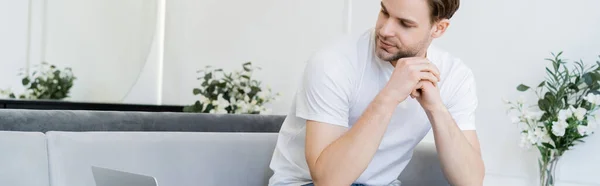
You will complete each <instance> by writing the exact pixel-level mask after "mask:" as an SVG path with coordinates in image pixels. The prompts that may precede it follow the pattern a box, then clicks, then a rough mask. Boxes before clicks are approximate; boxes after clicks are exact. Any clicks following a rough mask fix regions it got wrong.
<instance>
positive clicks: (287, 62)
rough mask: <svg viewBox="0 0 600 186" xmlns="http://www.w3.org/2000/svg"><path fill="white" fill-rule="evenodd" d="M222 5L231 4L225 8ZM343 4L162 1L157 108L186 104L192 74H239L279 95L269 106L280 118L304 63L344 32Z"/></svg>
mask: <svg viewBox="0 0 600 186" xmlns="http://www.w3.org/2000/svg"><path fill="white" fill-rule="evenodd" d="M227 4H235V6H230V5H227ZM344 7H345V2H344V0H333V1H320V0H304V1H296V0H279V1H273V0H259V1H246V0H237V1H197V0H176V1H167V6H166V8H167V10H166V21H165V24H166V30H165V33H166V35H165V60H164V79H163V82H164V84H163V103H165V104H192V103H193V102H194V101H195V100H196V99H197V98H194V96H193V94H192V89H193V88H194V87H199V85H200V83H201V82H200V81H198V80H196V78H197V74H196V70H199V69H202V68H204V67H205V66H206V65H211V66H213V67H217V68H224V69H225V70H241V69H242V67H241V65H242V64H243V63H245V62H247V61H252V62H253V64H254V65H257V66H259V67H261V68H262V70H261V71H259V72H257V73H255V77H256V78H258V79H260V80H262V81H263V83H264V84H266V85H270V86H271V87H272V88H273V90H274V91H277V92H279V93H281V94H282V96H281V97H279V100H277V101H276V102H274V103H273V104H272V105H271V108H272V109H273V113H274V114H286V113H287V111H288V110H289V106H290V104H291V101H292V97H293V96H294V95H293V94H294V91H295V89H296V85H297V82H298V80H299V77H300V74H301V73H302V69H303V67H304V63H305V61H306V60H307V58H308V57H309V56H310V55H311V53H312V52H314V51H315V50H316V49H317V47H319V46H320V45H321V44H323V43H324V42H326V41H327V40H329V39H331V38H332V37H334V36H336V35H339V34H342V33H343V32H344V31H345V27H346V25H345V13H346V11H345V9H344Z"/></svg>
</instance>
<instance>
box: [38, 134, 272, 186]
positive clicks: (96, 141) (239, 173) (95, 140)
mask: <svg viewBox="0 0 600 186" xmlns="http://www.w3.org/2000/svg"><path fill="white" fill-rule="evenodd" d="M47 138H48V148H49V159H50V175H51V180H50V181H51V185H57V186H58V185H66V186H68V185H77V186H94V179H93V175H92V172H91V166H98V167H104V168H110V169H115V170H121V171H126V172H132V173H137V174H143V175H150V176H155V177H156V179H157V180H158V182H159V185H165V186H166V185H177V186H196V185H256V186H258V185H267V183H268V182H267V181H268V178H269V177H270V176H271V175H272V172H271V171H270V169H269V167H268V165H269V162H270V160H271V156H272V154H273V149H274V147H275V142H276V141H277V134H276V133H206V132H202V133H189V132H54V131H51V132H48V133H47Z"/></svg>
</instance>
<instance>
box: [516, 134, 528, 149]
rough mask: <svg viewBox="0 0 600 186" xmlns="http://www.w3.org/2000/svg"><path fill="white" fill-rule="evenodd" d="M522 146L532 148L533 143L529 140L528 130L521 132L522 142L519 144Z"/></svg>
mask: <svg viewBox="0 0 600 186" xmlns="http://www.w3.org/2000/svg"><path fill="white" fill-rule="evenodd" d="M519 146H520V147H521V148H525V149H529V148H531V143H530V142H529V140H528V134H527V132H523V133H521V143H520V144H519Z"/></svg>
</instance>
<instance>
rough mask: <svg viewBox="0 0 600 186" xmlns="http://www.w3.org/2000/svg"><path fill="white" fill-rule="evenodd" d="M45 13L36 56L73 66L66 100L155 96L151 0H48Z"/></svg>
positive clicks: (141, 100)
mask: <svg viewBox="0 0 600 186" xmlns="http://www.w3.org/2000/svg"><path fill="white" fill-rule="evenodd" d="M44 15H45V16H44V17H45V19H44V20H43V21H44V24H45V28H44V30H43V32H42V33H43V34H44V35H43V37H44V39H45V40H44V43H43V46H42V47H43V54H42V57H41V58H42V60H44V61H47V62H49V63H52V64H56V65H57V66H59V67H66V66H68V67H72V68H73V71H74V73H75V75H76V76H77V78H78V79H77V80H76V83H75V86H74V87H73V90H72V94H71V95H72V96H71V98H70V99H69V100H74V101H90V102H123V101H124V100H127V101H128V102H139V103H153V102H155V100H157V96H158V93H157V91H156V90H155V89H153V87H156V84H157V82H158V81H157V80H156V79H155V78H154V76H153V75H151V74H154V73H155V69H156V66H157V64H158V63H157V57H156V51H157V47H158V46H157V43H156V41H155V39H156V37H157V35H156V31H157V27H156V23H157V1H156V0H151V1H150V0H128V1H120V0H108V1H95V0H88V1H82V0H52V1H47V2H46V8H45V13H44ZM152 52H154V53H152ZM142 70H146V71H145V72H146V73H142ZM148 73H151V74H148ZM140 88H141V89H140ZM144 89H148V90H144ZM130 93H134V94H133V95H131V94H130Z"/></svg>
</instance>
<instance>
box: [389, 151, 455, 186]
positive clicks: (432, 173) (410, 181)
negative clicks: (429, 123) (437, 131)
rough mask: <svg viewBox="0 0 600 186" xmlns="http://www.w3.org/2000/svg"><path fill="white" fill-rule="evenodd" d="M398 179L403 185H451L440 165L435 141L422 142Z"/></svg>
mask: <svg viewBox="0 0 600 186" xmlns="http://www.w3.org/2000/svg"><path fill="white" fill-rule="evenodd" d="M398 179H399V180H401V181H402V186H422V185H431V186H446V185H449V184H448V181H447V180H446V177H445V176H444V173H443V172H442V169H441V167H440V161H439V159H438V155H437V151H436V149H435V143H432V142H426V141H422V142H420V143H419V144H418V145H417V146H416V147H415V149H414V153H413V156H412V159H411V160H410V162H409V163H408V165H406V168H405V169H404V171H402V173H401V174H400V177H399V178H398Z"/></svg>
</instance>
